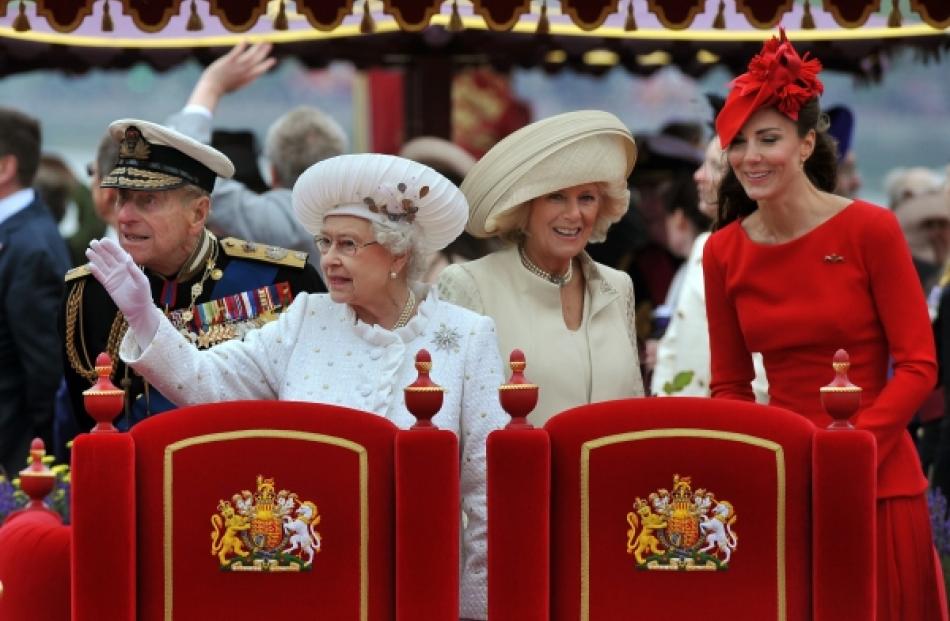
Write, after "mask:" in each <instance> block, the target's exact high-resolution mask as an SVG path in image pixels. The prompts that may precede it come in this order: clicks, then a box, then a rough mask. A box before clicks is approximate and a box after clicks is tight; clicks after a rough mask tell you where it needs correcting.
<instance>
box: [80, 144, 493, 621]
mask: <svg viewBox="0 0 950 621" xmlns="http://www.w3.org/2000/svg"><path fill="white" fill-rule="evenodd" d="M293 204H294V210H295V212H296V215H297V217H298V219H299V220H300V222H301V223H302V224H303V226H304V227H306V228H307V230H308V231H310V232H311V233H313V234H314V235H315V236H316V243H317V247H318V248H319V249H320V252H321V253H322V257H321V267H322V268H323V273H324V274H325V276H326V282H327V286H328V288H329V293H328V294H311V295H307V294H301V295H298V296H297V298H296V299H295V300H294V302H293V304H292V305H291V306H290V307H289V308H288V309H287V311H285V312H284V313H283V314H282V315H281V316H280V318H279V319H278V320H277V321H274V322H271V323H268V324H266V325H265V326H264V327H262V328H261V329H260V330H257V331H255V332H253V333H251V335H250V336H248V338H247V339H246V340H244V341H243V342H241V341H232V342H228V343H224V344H222V345H219V346H218V347H216V348H214V349H211V350H207V351H199V350H198V349H196V348H194V347H193V346H192V345H191V343H190V342H189V341H187V340H185V339H184V338H183V337H182V336H181V335H180V334H179V333H178V331H177V330H176V329H175V328H174V326H172V324H171V323H170V322H169V321H168V320H167V319H166V318H165V317H164V315H163V314H162V313H161V311H159V310H158V309H157V308H156V307H155V306H154V304H152V300H151V293H150V290H149V284H148V281H147V280H146V279H145V277H144V275H143V274H142V272H141V270H139V269H138V268H137V267H135V264H134V263H133V261H132V259H131V257H129V255H128V254H126V253H125V251H123V250H122V249H121V248H120V247H119V246H118V245H116V244H114V243H112V242H110V241H109V240H103V241H102V242H93V243H92V244H91V245H90V248H89V250H88V251H87V252H86V256H87V257H88V258H89V260H90V261H91V266H90V269H91V271H92V273H93V275H94V276H95V277H96V278H97V279H98V280H99V281H100V282H102V284H103V285H104V286H105V288H106V290H107V291H108V292H109V295H110V296H112V298H113V300H114V301H115V303H116V305H117V306H118V307H119V308H120V309H121V310H122V312H123V313H124V314H125V316H126V319H127V320H128V323H129V334H127V335H126V337H125V339H124V340H123V342H122V346H121V348H120V351H119V353H120V356H121V357H122V359H123V360H124V361H125V362H127V363H128V364H130V365H131V366H132V367H133V368H134V369H135V370H136V371H138V372H139V373H140V374H141V375H142V376H144V377H145V378H147V379H148V380H149V381H150V382H151V383H152V384H153V385H155V386H156V387H157V388H158V389H159V390H161V391H162V394H164V395H166V396H167V397H168V398H169V399H171V400H172V401H173V402H174V403H176V404H177V405H190V404H195V403H205V402H211V401H223V400H234V399H287V400H296V401H314V402H322V403H334V404H339V405H345V406H348V407H353V408H357V409H361V410H366V411H369V412H375V413H377V414H379V415H381V416H385V417H386V418H388V419H390V420H391V421H393V422H394V423H395V424H396V425H398V426H399V427H403V428H405V427H408V426H410V425H412V424H413V422H414V420H415V419H414V418H413V417H412V415H411V414H409V412H408V411H407V410H406V406H405V403H404V401H403V399H402V398H401V396H400V393H401V389H402V388H403V387H405V386H407V385H408V384H410V383H412V381H413V380H414V379H415V377H416V371H415V368H414V357H415V354H416V352H417V351H418V350H419V349H422V348H426V349H428V350H429V352H430V353H431V355H432V378H433V380H434V381H436V382H437V383H439V384H441V385H442V386H444V387H445V388H446V389H447V390H446V393H445V403H444V405H443V407H442V410H441V411H440V412H439V414H438V415H437V416H436V417H435V419H434V422H435V423H436V425H438V426H439V427H441V428H443V429H451V430H452V431H454V432H455V433H456V434H457V435H459V438H460V444H461V449H462V460H461V464H462V467H461V477H462V480H461V491H462V496H463V504H464V506H465V509H466V513H467V516H468V525H467V528H466V529H465V532H464V561H465V566H464V570H463V574H462V592H461V616H462V617H467V618H475V619H485V618H486V609H487V602H486V591H487V584H486V559H485V553H486V539H485V534H486V530H485V528H486V526H485V525H486V509H485V437H486V436H487V434H488V433H489V432H490V431H491V430H493V429H496V428H499V427H501V426H503V425H504V424H505V423H506V422H507V415H506V414H505V413H504V412H503V411H502V410H501V407H500V405H499V402H498V396H497V388H498V386H499V385H500V384H501V383H502V382H503V381H504V380H503V377H502V373H501V368H502V367H501V359H500V357H499V354H498V346H497V344H496V341H495V328H494V325H493V322H492V320H491V319H489V318H487V317H482V316H480V315H476V314H475V313H473V312H471V311H468V310H465V309H463V308H459V307H457V306H454V305H452V304H447V303H444V302H441V301H439V299H438V297H437V296H436V295H435V294H434V292H432V291H429V288H428V287H426V286H424V285H419V284H417V283H414V282H413V277H414V275H415V274H416V273H417V272H419V271H420V270H421V269H422V268H423V267H424V266H425V261H424V258H425V255H426V254H428V253H431V252H434V251H437V250H439V249H441V248H443V247H445V246H446V245H447V244H448V243H449V242H451V241H452V240H453V239H455V237H456V236H458V235H459V233H461V231H462V227H463V226H464V223H465V219H466V217H467V214H468V209H467V204H466V202H465V197H464V196H463V195H462V193H461V192H460V191H459V189H458V188H457V187H456V186H454V185H453V184H452V183H450V182H449V181H448V180H447V179H445V178H444V177H443V176H442V175H440V174H438V173H437V172H435V171H434V170H432V169H431V168H428V167H426V166H423V165H422V164H418V163H416V162H412V161H410V160H406V159H403V158H399V157H394V156H389V155H378V154H359V155H342V156H339V157H334V158H331V159H328V160H324V161H322V162H320V163H318V164H315V165H314V166H312V167H311V168H309V169H308V170H307V171H306V172H304V173H303V174H302V175H301V176H300V178H299V179H298V181H297V183H296V185H295V186H294V190H293ZM296 370H306V373H305V372H303V371H300V372H295V371H296ZM307 373H309V374H307ZM195 377H203V378H207V379H206V380H203V381H201V382H195V381H194V378H195Z"/></svg>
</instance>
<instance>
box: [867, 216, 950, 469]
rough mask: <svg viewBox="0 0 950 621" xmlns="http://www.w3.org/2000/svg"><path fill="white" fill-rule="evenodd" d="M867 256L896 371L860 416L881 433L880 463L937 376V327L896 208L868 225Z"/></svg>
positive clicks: (876, 302)
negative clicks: (895, 212) (928, 308)
mask: <svg viewBox="0 0 950 621" xmlns="http://www.w3.org/2000/svg"><path fill="white" fill-rule="evenodd" d="M865 235H866V236H865V242H866V243H864V244H863V249H864V254H865V257H864V260H865V264H866V265H867V266H868V281H869V282H870V286H871V296H872V298H873V300H874V306H875V308H876V309H877V314H878V318H879V320H880V322H881V326H882V327H883V329H884V334H885V336H886V337H887V341H888V349H889V351H890V355H891V363H892V365H893V376H892V377H891V379H890V381H888V382H887V385H886V386H885V387H884V388H883V390H882V391H881V393H880V394H879V395H878V397H877V399H876V400H875V401H874V404H873V405H872V406H871V407H869V408H867V409H865V410H864V411H862V412H861V413H860V414H859V415H858V417H857V420H856V426H857V427H858V428H859V429H866V430H868V431H870V432H872V433H873V434H874V437H875V438H876V439H877V457H878V463H881V462H882V461H884V459H885V458H886V457H887V456H888V455H889V454H890V453H891V451H892V450H893V449H894V447H895V446H896V445H897V443H898V442H899V441H900V440H901V438H902V437H903V436H904V434H905V433H906V431H905V429H906V427H907V424H908V423H909V422H910V419H911V418H912V417H913V415H914V412H916V411H917V408H919V407H920V405H921V404H922V403H923V401H924V399H926V397H927V395H928V394H929V393H930V391H931V390H933V389H934V386H935V385H936V382H937V360H936V350H935V347H934V338H933V330H932V328H931V325H930V316H929V315H928V313H927V302H926V300H925V299H924V294H923V290H922V289H921V286H920V279H919V278H918V276H917V272H916V270H915V269H914V264H913V260H912V259H911V256H910V251H909V249H908V247H907V242H906V241H905V239H904V236H903V234H902V232H901V229H900V225H899V224H898V223H897V219H896V218H895V217H894V214H893V213H891V212H890V211H887V210H886V209H879V212H877V213H876V214H875V218H874V220H873V221H871V222H869V226H868V227H867V230H866V231H865Z"/></svg>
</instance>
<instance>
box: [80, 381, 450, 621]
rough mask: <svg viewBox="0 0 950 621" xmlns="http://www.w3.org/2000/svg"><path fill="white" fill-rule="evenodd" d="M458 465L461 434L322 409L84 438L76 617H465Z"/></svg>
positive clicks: (201, 417) (197, 411) (202, 418)
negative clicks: (460, 570)
mask: <svg viewBox="0 0 950 621" xmlns="http://www.w3.org/2000/svg"><path fill="white" fill-rule="evenodd" d="M407 401H408V399H407ZM437 409H438V408H436V410H437ZM432 413H434V412H432ZM429 416H431V413H430V414H429ZM458 459H459V458H458V445H457V440H456V438H455V435H454V434H452V433H451V432H449V431H441V430H438V429H435V428H432V427H428V428H421V429H410V430H405V431H401V430H399V429H397V428H396V427H395V426H394V425H393V424H392V423H390V422H389V421H388V420H386V419H384V418H382V417H379V416H376V415H373V414H369V413H366V412H360V411H356V410H351V409H348V408H343V407H334V406H329V405H319V404H312V403H293V402H279V401H266V402H260V401H249V402H230V403H217V404H208V405H203V406H195V407H188V408H182V409H179V410H175V411H172V412H168V413H165V414H162V415H161V416H156V417H154V418H151V419H149V420H146V421H144V422H142V423H140V424H139V425H137V426H136V427H134V428H133V429H132V430H131V431H130V432H129V433H117V432H109V431H106V432H93V433H90V434H87V435H82V436H80V437H78V438H77V439H76V442H75V444H74V446H73V479H72V480H73V511H72V520H73V537H72V618H73V619H74V620H76V621H103V620H106V619H108V620H109V621H124V620H128V621H132V620H134V619H138V620H140V621H147V620H152V619H155V620H171V619H174V620H176V621H181V620H202V621H204V620H208V619H224V618H226V619H230V620H234V619H247V620H254V621H260V620H261V619H267V618H276V617H281V618H294V619H311V618H312V619H318V618H319V619H333V620H335V621H336V620H348V619H352V620H354V621H373V620H390V619H406V620H408V619H414V620H418V619H427V620H428V619H432V620H436V619H457V618H458V549H459V547H458V537H459V488H458ZM318 516H319V517H318ZM295 543H296V544H297V546H296V549H293V548H294V544H295Z"/></svg>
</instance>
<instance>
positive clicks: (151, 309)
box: [86, 239, 161, 349]
mask: <svg viewBox="0 0 950 621" xmlns="http://www.w3.org/2000/svg"><path fill="white" fill-rule="evenodd" d="M86 258H87V259H89V271H90V272H92V275H93V276H95V277H96V280H98V281H99V282H100V283H102V286H103V287H104V288H105V290H106V292H107V293H108V294H109V297H111V298H112V301H113V302H115V305H116V306H118V307H119V310H120V311H122V314H123V315H125V320H126V321H127V322H128V323H129V329H130V330H132V335H133V336H134V337H135V341H136V343H138V345H139V347H140V348H142V349H145V348H147V347H148V346H149V344H151V342H152V339H154V338H155V333H157V332H158V325H159V320H160V317H161V316H160V315H159V314H158V313H157V312H155V304H154V302H152V287H151V285H149V282H148V278H146V277H145V274H143V273H142V270H140V269H139V267H138V266H137V265H136V264H135V262H134V261H133V260H132V257H131V256H130V255H129V253H128V252H126V251H125V250H123V249H122V248H121V247H120V246H119V244H117V243H115V242H114V241H112V240H111V239H103V240H101V241H99V240H95V239H94V240H92V241H91V242H90V243H89V248H88V249H87V250H86Z"/></svg>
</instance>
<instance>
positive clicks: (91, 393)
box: [82, 352, 125, 433]
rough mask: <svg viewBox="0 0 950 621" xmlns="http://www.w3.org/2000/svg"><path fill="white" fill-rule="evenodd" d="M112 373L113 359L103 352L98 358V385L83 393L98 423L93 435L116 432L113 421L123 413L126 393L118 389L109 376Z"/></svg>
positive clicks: (88, 409) (89, 410) (90, 412)
mask: <svg viewBox="0 0 950 621" xmlns="http://www.w3.org/2000/svg"><path fill="white" fill-rule="evenodd" d="M111 373H112V358H110V357H109V354H107V353H105V352H102V353H101V354H99V355H98V356H96V375H98V376H99V377H98V378H97V379H96V383H95V384H93V386H92V388H89V389H88V390H84V391H83V393H82V396H83V402H84V403H85V405H86V411H87V412H89V415H90V416H92V417H93V418H94V419H95V421H96V426H95V427H93V428H92V433H101V432H114V431H116V428H115V427H114V426H113V425H112V421H113V420H114V419H115V417H116V416H118V415H119V413H120V412H121V411H122V402H123V399H124V396H125V392H124V391H122V390H120V389H118V388H116V387H115V384H113V383H112V380H110V379H109V375H110V374H111Z"/></svg>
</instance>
